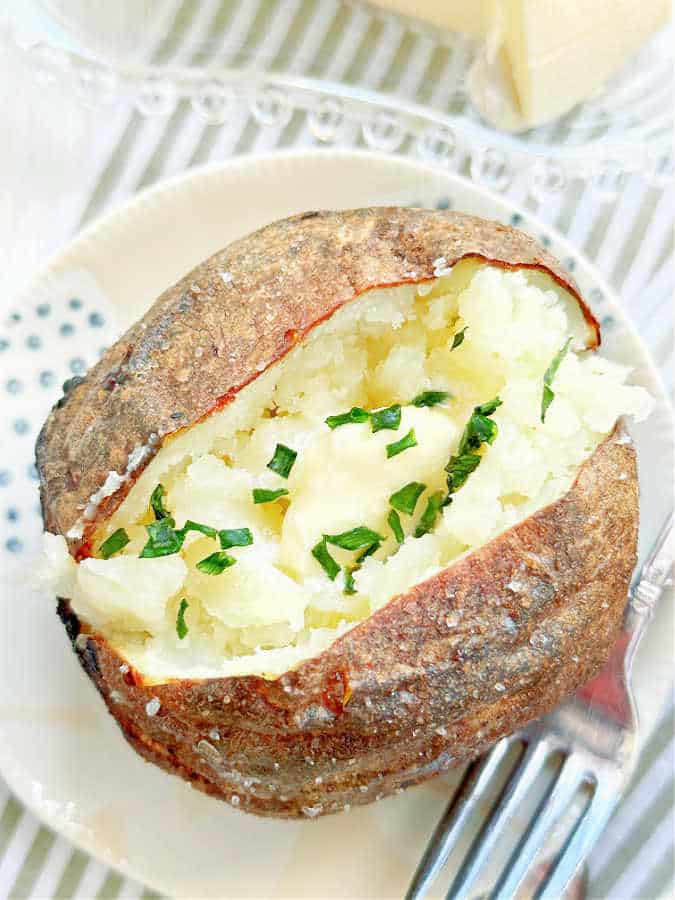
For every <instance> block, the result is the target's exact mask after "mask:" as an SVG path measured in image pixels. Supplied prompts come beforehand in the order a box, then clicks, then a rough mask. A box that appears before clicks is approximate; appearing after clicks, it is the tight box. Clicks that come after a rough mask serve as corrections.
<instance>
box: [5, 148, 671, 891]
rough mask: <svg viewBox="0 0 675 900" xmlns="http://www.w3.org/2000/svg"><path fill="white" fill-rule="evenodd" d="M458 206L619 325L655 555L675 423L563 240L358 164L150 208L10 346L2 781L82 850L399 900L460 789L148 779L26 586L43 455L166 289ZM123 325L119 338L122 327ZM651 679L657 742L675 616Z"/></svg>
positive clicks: (188, 185)
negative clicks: (257, 787)
mask: <svg viewBox="0 0 675 900" xmlns="http://www.w3.org/2000/svg"><path fill="white" fill-rule="evenodd" d="M370 204H402V205H405V204H412V205H425V206H447V205H449V206H450V207H452V208H454V209H460V210H464V211H467V212H471V213H476V214H478V215H482V216H487V217H491V218H496V219H500V220H502V221H504V222H511V223H515V224H518V225H519V227H521V228H523V229H524V230H526V231H529V232H531V233H532V234H533V235H534V236H535V237H538V238H539V239H540V240H543V241H544V242H545V243H547V244H549V245H550V248H551V250H552V251H553V253H555V254H556V255H557V256H559V257H560V258H561V259H562V260H563V261H564V262H565V264H566V265H567V266H568V268H571V269H572V270H573V273H574V276H575V277H576V278H577V280H578V282H579V284H580V286H581V289H582V293H583V294H584V295H585V296H586V298H587V299H588V300H589V302H590V305H591V306H592V307H593V309H594V311H595V313H596V315H597V316H598V318H599V319H601V320H602V321H603V323H604V329H603V330H604V335H605V342H604V347H603V349H604V352H605V353H606V354H607V355H608V356H610V357H611V358H612V359H617V360H621V361H623V362H628V363H630V364H632V365H633V366H634V367H635V374H634V380H635V381H636V382H638V383H640V384H643V385H644V386H645V387H647V388H648V389H649V390H650V391H651V392H652V393H654V394H655V395H657V397H658V398H659V403H658V406H657V409H656V411H655V412H654V414H653V415H652V417H651V418H650V420H649V421H648V422H647V423H646V424H643V425H642V426H638V427H636V428H634V429H633V431H634V437H635V439H636V443H637V445H638V452H639V456H640V470H641V484H642V523H641V531H640V535H641V547H642V551H643V552H644V549H645V548H646V547H648V545H649V544H650V542H651V541H652V540H653V538H654V536H655V534H656V532H657V530H658V527H659V525H660V523H661V521H662V520H663V519H664V517H665V515H666V513H667V511H668V508H669V507H670V505H671V498H670V495H669V489H668V485H669V484H670V472H671V459H672V457H671V438H670V435H671V426H672V417H671V410H670V407H669V405H668V403H667V401H666V400H665V397H664V395H663V392H662V389H661V387H660V384H659V381H658V377H657V375H656V373H655V371H654V369H653V367H652V366H651V364H650V362H649V359H648V357H647V354H646V352H645V349H644V347H643V345H642V344H641V342H640V340H639V339H638V337H637V335H636V334H635V333H634V332H633V330H632V329H631V327H630V326H629V325H628V323H627V322H626V320H625V318H624V316H623V313H622V312H621V309H620V307H619V304H618V301H617V299H616V298H615V297H614V296H613V295H612V293H611V291H610V290H609V288H608V287H607V285H606V284H605V283H604V282H603V280H602V279H601V278H600V277H599V275H598V273H597V272H596V271H595V269H593V268H592V267H591V266H590V265H589V263H588V262H587V261H586V260H585V259H583V258H582V257H581V256H580V255H579V254H578V253H576V252H575V251H574V250H573V249H572V248H571V247H570V246H569V245H568V244H567V243H566V242H565V241H564V240H562V239H561V238H560V237H558V236H557V235H556V234H555V233H553V232H552V231H551V230H550V229H548V228H546V227H545V226H543V225H541V224H540V223H539V222H537V221H535V220H534V219H532V218H531V217H530V216H529V215H528V214H526V213H524V212H520V211H517V210H515V209H514V208H513V207H512V206H511V205H510V204H509V203H507V202H506V201H505V200H503V199H502V198H499V197H497V196H495V195H492V194H490V193H488V192H487V191H485V190H482V189H479V188H477V187H476V186H475V185H473V184H471V183H469V182H467V181H464V180H462V179H460V178H458V177H456V176H452V175H449V174H447V173H446V172H443V171H440V170H435V169H431V168H427V167H424V166H422V165H419V164H416V163H413V162H409V161H405V160H403V159H397V158H393V157H385V156H382V157H379V156H376V155H374V154H372V153H358V152H344V153H335V152H321V151H319V152H316V151H315V152H302V153H298V152H293V153H288V154H283V155H275V156H269V157H258V158H255V157H247V158H244V159H241V160H237V161H233V162H229V163H227V164H225V165H223V166H220V167H218V168H209V169H202V170H197V171H194V172H191V173H189V174H188V175H186V176H182V177H180V178H178V179H176V180H174V181H171V182H168V183H166V184H164V185H162V186H160V187H159V188H157V189H155V190H152V191H150V192H147V193H145V194H142V195H140V196H139V197H137V198H136V199H134V200H133V201H132V202H131V203H130V204H129V205H128V206H126V207H125V208H124V209H122V210H120V211H118V212H115V213H113V214H112V215H110V216H108V217H107V218H105V219H104V220H102V221H101V222H100V223H99V224H97V225H95V226H94V227H93V228H91V229H89V230H88V231H86V232H85V233H84V234H82V235H81V236H80V237H79V238H77V239H76V240H75V241H73V242H72V243H71V244H70V245H69V246H68V247H67V248H66V249H65V250H64V251H63V252H61V253H60V254H58V256H56V257H55V258H54V259H53V260H52V261H51V263H50V264H49V265H48V266H47V268H46V269H45V270H44V271H43V272H42V274H41V275H40V276H39V277H38V278H37V280H36V282H35V284H34V285H33V287H32V288H31V290H30V291H29V292H28V293H27V295H26V296H25V297H24V299H23V303H22V305H21V310H20V316H19V318H17V317H16V316H14V317H10V320H9V321H8V323H7V326H6V328H5V329H4V331H2V330H0V367H2V378H1V380H0V392H1V396H2V401H3V412H4V414H5V415H4V420H5V421H4V422H3V423H2V425H1V426H0V427H1V428H2V429H5V432H4V436H3V439H2V446H3V448H7V449H5V455H4V458H3V461H2V462H0V520H1V521H0V527H1V529H2V532H1V537H0V554H1V556H0V559H1V561H2V564H3V565H2V575H0V587H1V589H2V592H3V600H4V604H5V606H4V610H3V623H4V625H3V628H2V630H1V631H0V769H1V770H2V773H3V775H4V776H5V778H6V779H7V781H8V783H9V785H10V786H11V788H12V789H13V790H14V791H15V792H16V794H17V795H18V796H19V797H20V798H21V800H23V801H24V802H25V803H26V804H27V805H28V806H29V807H31V809H32V810H33V811H34V812H35V813H36V814H37V815H38V816H40V817H41V818H42V819H43V820H44V821H45V822H47V823H48V824H49V825H51V826H52V827H53V828H55V829H56V830H57V831H59V832H61V833H62V834H64V835H66V836H67V837H68V838H69V839H70V840H72V841H74V842H75V843H76V844H78V845H79V846H80V847H82V848H84V849H85V850H87V851H89V852H90V853H92V854H94V855H95V856H97V857H99V858H101V859H103V860H105V861H106V862H108V863H110V864H112V865H114V866H116V867H117V868H119V869H121V870H122V871H123V872H125V873H127V874H129V875H131V876H133V877H135V878H137V879H139V880H140V881H142V882H144V883H146V884H148V885H150V886H151V887H153V888H155V889H157V890H160V891H162V892H164V893H166V894H170V895H174V896H192V897H206V896H220V897H222V896H243V895H246V896H248V897H267V898H271V897H396V896H402V895H403V893H404V890H405V885H406V884H407V881H408V879H409V877H410V874H411V872H412V870H413V868H414V866H415V863H416V861H417V859H418V858H419V856H420V854H421V852H422V849H423V846H424V845H425V843H426V841H427V839H428V836H429V834H430V831H431V829H432V828H433V825H434V824H435V822H436V819H437V817H438V816H439V814H440V812H441V809H442V808H443V805H444V803H445V802H446V799H447V795H448V785H447V780H445V779H439V780H436V781H434V782H432V783H430V784H427V785H424V786H421V787H418V788H414V789H412V790H409V791H408V792H406V793H405V794H403V795H400V796H397V797H394V798H390V799H387V800H384V801H382V802H380V803H377V804H374V805H371V806H368V807H364V808H360V809H355V810H352V811H351V812H349V813H342V814H340V815H337V816H329V817H326V818H323V819H320V820H317V821H312V822H293V823H288V822H275V821H269V820H264V819H258V818H255V817H253V816H250V815H245V814H242V813H240V812H237V811H235V810H233V809H231V808H230V807H229V806H227V805H226V804H224V803H219V802H217V801H215V800H213V799H210V798H208V797H205V796H204V795H202V794H200V793H198V792H196V791H193V790H191V789H190V787H189V786H188V785H186V784H185V783H184V782H182V781H180V780H179V779H177V778H172V777H170V776H168V775H166V774H164V773H163V772H161V771H160V770H159V769H157V768H155V767H154V766H151V765H148V764H147V763H145V762H143V761H142V760H141V759H140V758H139V757H138V756H136V754H135V753H134V752H133V751H132V750H131V749H130V748H129V747H128V746H127V744H126V743H125V741H124V740H123V739H122V738H121V736H120V734H119V733H118V730H117V726H116V725H115V724H114V722H113V720H112V719H111V718H110V717H109V716H108V715H107V713H106V712H105V710H104V708H103V705H102V703H101V702H100V699H99V697H98V695H97V694H96V692H95V690H94V688H93V686H92V685H91V684H90V683H89V682H88V680H87V679H86V677H85V676H84V674H83V673H82V672H81V671H80V669H79V666H78V664H77V662H76V660H75V658H74V655H73V654H72V652H71V651H70V648H69V646H68V643H67V641H66V638H65V634H64V633H63V629H62V627H61V625H60V623H59V622H58V621H57V619H56V616H55V614H54V603H53V600H52V598H50V597H49V596H47V595H46V594H45V593H44V592H41V591H40V590H39V589H37V590H36V589H33V588H31V587H29V586H28V583H29V581H30V576H31V572H32V571H33V570H34V569H35V554H36V552H37V548H38V545H39V533H40V527H39V520H38V516H37V511H36V503H37V494H36V490H35V480H34V476H35V473H34V468H33V466H32V445H33V442H34V439H35V436H36V431H37V428H38V427H39V425H40V424H41V422H42V421H43V419H44V417H45V416H46V413H47V411H48V408H49V405H50V404H51V403H53V402H54V400H55V398H56V397H57V396H58V395H59V390H58V385H59V382H60V381H61V380H63V378H64V377H67V376H68V375H69V374H77V373H78V372H79V371H80V370H82V368H83V367H84V366H85V365H89V364H90V363H91V362H93V360H94V359H95V358H96V356H97V354H98V353H99V352H100V345H101V343H103V341H105V342H106V343H110V342H111V341H112V340H113V339H114V337H115V336H116V334H117V333H119V330H120V329H121V328H123V327H126V326H127V325H128V324H129V323H130V322H131V321H132V320H133V319H135V318H137V317H138V316H139V315H140V314H141V313H142V312H143V311H144V309H145V308H146V307H147V306H148V305H149V303H150V302H151V301H152V300H153V299H154V297H156V296H157V295H158V294H159V293H160V292H161V291H162V290H163V289H164V288H165V287H166V286H167V285H169V284H171V283H172V282H173V281H175V280H176V279H177V278H178V277H179V276H181V275H182V274H183V273H184V272H185V271H186V270H188V269H189V268H191V267H192V266H193V265H195V264H196V263H198V262H199V261H200V260H201V259H203V258H204V257H206V256H208V255H209V254H211V253H212V252H214V251H215V250H217V249H218V248H220V247H222V246H223V245H224V244H226V243H228V242H229V241H230V240H232V239H233V238H235V237H238V236H240V235H242V234H245V233H246V232H248V231H251V230H252V229H254V228H257V227H258V226H260V225H263V224H265V223H267V222H269V221H271V220H272V219H276V218H279V217H282V216H286V215H288V214H290V213H294V212H298V211H300V210H306V209H311V208H319V207H324V208H329V207H350V206H366V205H370ZM113 322H114V324H113ZM657 618H658V626H657V627H654V628H652V630H651V631H650V633H649V634H648V636H647V638H646V639H645V642H644V645H643V648H642V652H641V654H640V658H639V660H638V665H637V682H638V685H637V686H638V696H639V706H640V709H641V712H642V718H643V723H644V729H643V730H644V731H645V732H646V731H648V730H649V728H650V727H651V725H652V724H653V722H654V719H655V716H656V714H657V712H658V709H659V707H660V706H661V703H662V701H663V699H664V697H665V695H666V693H667V692H668V687H669V684H670V679H671V675H672V662H671V634H672V620H671V605H670V604H669V603H665V604H662V605H661V608H660V609H659V611H658V614H657Z"/></svg>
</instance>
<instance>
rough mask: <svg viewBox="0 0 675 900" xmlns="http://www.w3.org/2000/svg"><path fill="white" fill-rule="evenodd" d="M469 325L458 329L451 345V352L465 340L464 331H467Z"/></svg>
mask: <svg viewBox="0 0 675 900" xmlns="http://www.w3.org/2000/svg"><path fill="white" fill-rule="evenodd" d="M468 327H469V326H468V325H465V326H464V328H462V330H461V331H458V332H457V333H456V334H455V335H454V336H453V338H452V347H450V352H451V353H452V351H453V350H456V349H457V347H459V345H460V344H461V343H462V341H463V340H464V332H465V331H466V329H467V328H468Z"/></svg>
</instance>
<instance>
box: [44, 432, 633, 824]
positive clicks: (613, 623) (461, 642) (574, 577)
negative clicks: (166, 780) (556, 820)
mask: <svg viewBox="0 0 675 900" xmlns="http://www.w3.org/2000/svg"><path fill="white" fill-rule="evenodd" d="M637 523H638V491H637V470H636V458H635V451H634V449H633V446H632V444H631V442H630V440H629V439H628V437H627V435H626V433H625V432H624V431H623V428H622V426H621V425H618V426H617V428H616V429H615V430H614V432H613V433H612V434H611V435H610V436H609V437H608V438H606V439H605V441H604V442H603V443H602V444H600V445H599V447H598V448H597V449H596V450H595V452H594V453H593V455H592V456H591V457H590V458H589V459H588V460H587V461H586V462H585V463H584V464H583V466H582V467H581V469H580V470H579V474H578V477H577V479H576V481H575V483H574V484H573V486H572V487H571V488H570V490H569V491H568V493H567V494H566V495H564V496H563V497H562V498H561V499H560V500H558V501H556V502H555V503H553V504H551V505H550V506H548V507H545V508H544V509H542V510H540V511H539V512H537V513H536V514H535V515H533V516H531V517H529V518H528V519H526V520H524V521H523V522H521V523H519V524H518V525H516V526H514V527H513V528H511V529H510V530H508V531H506V532H504V533H503V534H501V535H500V536H498V537H497V538H495V539H494V540H492V541H490V542H489V543H488V544H486V545H484V546H483V547H481V548H479V549H478V550H476V551H474V552H472V553H470V554H468V555H467V556H465V557H463V558H461V559H460V560H458V561H457V562H455V563H454V564H452V565H451V566H449V567H448V568H447V569H445V570H444V571H442V572H440V573H439V574H437V575H435V576H434V577H432V578H430V579H429V580H428V581H425V582H423V583H422V584H419V585H417V586H416V587H414V588H413V589H412V590H411V591H409V592H408V593H407V594H405V595H401V596H398V597H396V598H394V599H393V600H392V601H391V602H390V603H389V604H387V606H386V607H384V608H383V609H381V610H379V611H378V612H376V613H375V614H374V615H373V616H371V617H370V618H368V619H366V620H365V621H364V622H362V623H360V624H359V625H357V626H356V627H355V628H354V629H353V630H351V631H349V632H348V633H347V634H345V635H343V636H342V637H341V638H339V639H338V640H336V641H335V642H334V643H333V644H332V645H331V646H330V647H329V648H328V649H327V650H326V651H324V652H323V653H322V654H321V655H320V656H318V657H316V658H314V659H310V660H307V661H306V662H305V663H303V664H302V665H300V666H299V668H297V669H296V670H294V671H292V672H288V673H286V674H285V675H283V676H282V677H281V678H279V679H278V680H275V681H268V680H265V679H263V678H260V677H257V676H245V677H238V678H222V679H211V680H204V681H176V682H172V683H168V684H162V685H157V686H151V685H145V684H144V683H143V678H142V675H140V673H136V672H134V671H133V670H129V671H123V670H121V669H120V666H121V665H123V663H124V660H123V659H122V658H121V657H120V656H119V655H118V653H117V652H116V651H115V650H114V649H113V648H112V647H111V646H110V645H109V644H108V643H107V641H106V640H105V639H104V638H103V637H101V636H100V635H98V634H92V635H86V634H84V633H83V634H79V630H80V623H79V622H78V620H77V618H76V617H75V616H74V615H73V614H72V613H71V612H70V610H69V607H68V604H67V601H61V604H60V614H61V617H62V619H63V620H64V624H65V625H66V627H67V629H68V631H69V634H70V637H71V640H72V641H73V644H74V647H75V650H76V652H77V654H78V655H79V658H80V661H81V663H82V665H83V667H84V668H85V669H86V671H87V672H88V674H89V675H90V677H91V678H92V680H93V682H94V683H95V685H96V687H97V688H98V690H99V691H100V693H101V695H102V696H103V698H104V700H105V702H106V704H107V705H108V708H109V710H110V712H111V713H112V715H113V716H114V717H115V719H116V720H117V722H118V724H119V725H120V727H121V729H122V731H123V732H124V734H125V736H126V738H127V740H128V741H129V743H130V744H131V745H132V746H133V747H134V748H135V749H136V750H137V751H138V752H139V753H140V754H141V755H142V756H144V757H145V758H146V759H148V760H150V761H152V762H154V763H156V764H158V765H159V766H161V767H162V768H164V769H166V770H167V771H168V772H171V773H173V774H177V775H181V776H182V777H183V778H186V779H188V780H190V781H191V782H192V784H193V785H194V786H195V787H198V788H200V789H202V790H204V791H206V792H208V793H211V794H214V795H216V796H218V797H221V798H223V799H225V800H228V801H230V802H233V803H234V804H235V805H237V806H238V807H239V808H240V809H244V810H247V811H249V812H253V813H258V814H260V815H270V816H279V817H287V818H294V817H300V816H310V817H313V816H315V815H321V814H325V813H330V812H335V811H338V810H341V809H343V808H344V807H345V806H346V805H353V804H357V803H367V802H369V801H371V800H374V799H376V798H379V797H381V796H385V795H387V794H390V793H392V792H394V791H396V790H398V789H400V788H404V787H407V786H409V785H412V784H415V783H418V782H421V781H424V780H426V779H428V778H430V777H432V776H434V775H436V774H438V773H439V772H441V771H443V770H444V769H447V768H448V767H450V766H451V765H453V764H456V763H458V762H461V761H463V760H467V759H470V758H472V757H475V756H477V755H478V754H479V753H480V752H481V751H482V750H484V749H485V748H486V747H487V746H489V745H490V744H491V743H493V742H494V741H496V740H498V739H499V738H501V737H502V736H504V735H506V734H509V733H511V732H512V731H514V730H516V729H517V728H519V727H521V726H522V725H524V724H525V723H526V722H528V721H530V720H531V719H534V718H536V717H538V716H540V715H542V714H543V713H545V712H547V711H548V710H550V709H551V708H552V707H554V706H555V705H556V704H557V703H558V702H559V701H560V700H561V699H562V698H563V697H564V696H566V695H567V694H569V693H571V692H572V691H574V690H575V689H576V688H577V687H578V686H579V685H581V684H583V683H584V682H585V681H587V680H588V679H589V678H591V677H592V676H593V675H594V674H595V673H596V672H597V671H598V670H599V669H600V668H601V667H602V666H603V664H604V663H605V661H606V659H607V657H608V656H609V653H610V650H611V648H612V645H613V643H614V641H615V638H616V636H617V632H618V629H619V626H620V623H621V618H622V613H623V609H624V605H625V602H626V595H627V590H628V584H629V580H630V576H631V572H632V570H633V567H634V564H635V558H636V546H637ZM78 635H79V636H78ZM153 698H157V699H158V700H159V701H160V708H159V711H158V713H157V714H156V715H153V716H149V715H148V713H147V710H146V704H147V703H148V702H149V701H150V700H152V699H153Z"/></svg>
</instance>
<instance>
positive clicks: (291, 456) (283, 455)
mask: <svg viewBox="0 0 675 900" xmlns="http://www.w3.org/2000/svg"><path fill="white" fill-rule="evenodd" d="M297 455H298V453H297V450H291V448H290V447H287V446H286V445H285V444H277V446H276V448H275V450H274V456H273V457H272V459H271V460H270V461H269V462H268V463H267V468H268V469H271V470H272V471H273V472H276V473H277V475H281V477H282V478H288V476H289V475H290V474H291V469H292V468H293V463H294V462H295V460H296V457H297Z"/></svg>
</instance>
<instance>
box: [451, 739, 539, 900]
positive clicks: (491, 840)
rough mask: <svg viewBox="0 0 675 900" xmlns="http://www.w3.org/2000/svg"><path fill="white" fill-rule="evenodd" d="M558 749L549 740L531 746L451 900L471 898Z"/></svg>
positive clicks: (468, 857)
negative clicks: (499, 841) (506, 829)
mask: <svg viewBox="0 0 675 900" xmlns="http://www.w3.org/2000/svg"><path fill="white" fill-rule="evenodd" d="M554 747H555V745H554V744H552V743H550V742H549V741H548V740H547V739H546V738H541V739H535V740H533V741H532V742H531V743H530V744H528V745H527V748H526V750H525V753H524V755H523V757H522V759H521V760H520V762H519V764H518V766H517V767H516V769H515V771H514V772H513V773H512V774H511V775H510V777H509V780H508V781H507V783H506V784H505V785H504V787H503V789H502V792H501V795H500V797H499V801H498V803H497V806H496V808H495V809H494V810H493V811H492V814H491V815H490V816H489V818H488V819H487V821H486V822H485V824H484V825H483V827H482V828H481V830H480V832H479V833H478V835H477V836H476V837H475V839H474V841H473V843H472V844H471V847H470V848H469V852H468V853H467V855H466V857H465V859H464V861H463V862H462V865H461V867H460V869H459V872H458V873H457V875H456V876H455V878H454V879H453V882H452V884H451V885H450V889H449V891H448V893H447V898H448V900H450V898H459V897H465V896H467V895H468V892H469V890H470V889H471V885H472V884H473V883H474V881H475V880H476V878H477V877H478V875H479V874H480V872H481V869H482V868H483V866H484V865H485V863H486V861H487V859H488V857H489V855H490V853H491V851H492V848H493V847H494V845H495V843H496V842H497V839H498V838H499V836H500V835H501V834H502V833H503V829H504V826H505V825H507V824H508V823H509V822H510V820H511V819H512V818H513V815H514V813H515V812H516V810H517V809H518V806H519V805H520V804H521V803H522V801H523V798H524V797H525V796H526V794H527V792H528V791H529V790H530V788H531V787H532V784H533V783H534V781H535V779H536V777H537V775H538V774H539V772H541V769H542V767H543V765H544V763H545V762H546V759H547V757H548V756H549V755H550V753H551V752H552V750H553V749H554Z"/></svg>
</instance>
